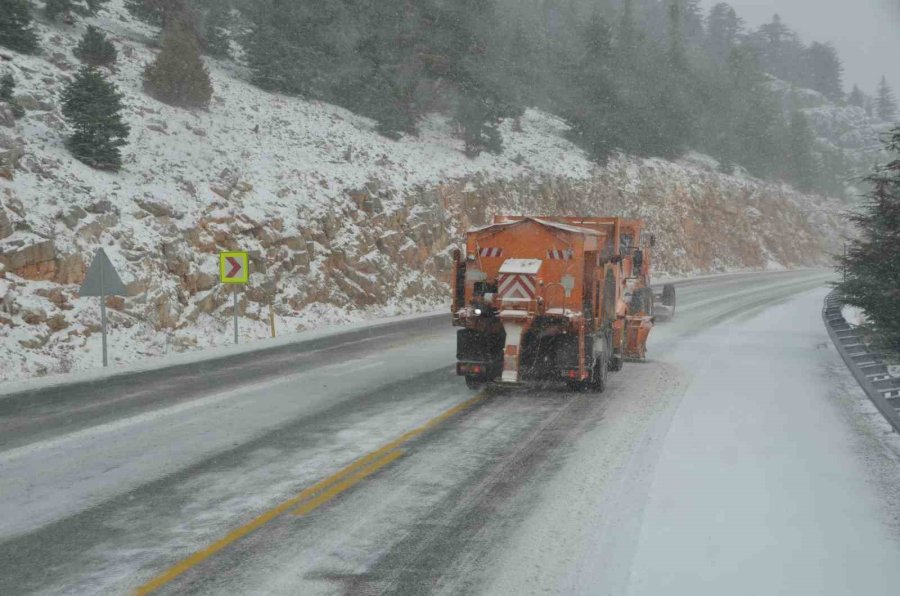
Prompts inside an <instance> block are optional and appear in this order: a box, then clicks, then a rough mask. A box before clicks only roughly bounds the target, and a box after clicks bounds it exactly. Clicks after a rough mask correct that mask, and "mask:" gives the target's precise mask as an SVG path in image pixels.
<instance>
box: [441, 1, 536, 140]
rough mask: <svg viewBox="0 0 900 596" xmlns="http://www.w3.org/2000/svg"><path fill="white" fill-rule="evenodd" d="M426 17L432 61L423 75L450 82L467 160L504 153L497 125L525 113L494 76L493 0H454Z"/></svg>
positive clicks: (442, 4)
mask: <svg viewBox="0 0 900 596" xmlns="http://www.w3.org/2000/svg"><path fill="white" fill-rule="evenodd" d="M425 18H426V19H427V20H428V21H429V22H431V23H433V26H432V27H431V29H430V30H429V31H428V37H427V48H426V49H425V51H426V52H427V53H428V55H429V59H428V60H426V61H425V65H424V66H425V71H424V72H426V73H427V74H428V75H430V76H431V77H432V78H433V79H435V80H438V79H442V78H443V79H446V80H447V81H448V82H450V83H451V84H452V85H453V86H454V91H455V95H456V101H455V103H456V105H455V107H454V110H453V113H454V119H455V120H456V122H457V124H459V125H460V126H461V128H462V131H463V134H462V136H463V141H464V144H465V153H466V155H467V156H470V157H474V156H476V155H478V154H479V153H480V152H481V151H482V150H487V151H490V152H494V153H499V152H500V151H502V139H501V136H500V133H499V130H498V126H499V124H500V121H501V119H502V118H503V117H514V116H516V115H517V114H520V113H521V110H520V109H517V107H516V106H513V105H512V104H511V102H510V101H508V98H507V97H506V96H505V95H504V94H503V93H502V90H501V89H499V88H498V86H497V85H496V84H495V83H494V81H493V80H492V77H490V72H489V68H488V65H489V54H488V47H489V46H488V43H487V41H488V38H489V33H490V28H491V26H492V23H494V22H496V14H495V13H494V12H493V2H492V1H491V0H455V1H454V2H448V3H434V4H433V5H431V6H429V7H428V11H427V13H426V15H425Z"/></svg>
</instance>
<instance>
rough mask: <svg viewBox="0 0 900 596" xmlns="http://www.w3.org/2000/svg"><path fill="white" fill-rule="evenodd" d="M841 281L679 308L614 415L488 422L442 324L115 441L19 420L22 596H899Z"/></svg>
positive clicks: (767, 285) (618, 388)
mask: <svg viewBox="0 0 900 596" xmlns="http://www.w3.org/2000/svg"><path fill="white" fill-rule="evenodd" d="M827 278H828V276H827V274H822V273H816V272H797V273H776V274H750V275H735V276H723V277H718V278H709V279H698V280H688V281H685V282H682V283H680V284H679V310H678V314H677V317H676V319H675V320H674V321H673V322H671V323H667V324H665V325H660V326H658V327H657V328H656V329H655V330H654V335H653V336H652V338H651V344H650V350H651V352H650V360H649V361H648V362H646V363H642V364H629V365H626V368H625V370H623V371H622V372H620V373H618V374H616V375H613V376H612V381H611V383H610V388H609V390H608V391H607V393H605V394H603V396H602V397H597V396H593V395H590V394H578V395H572V394H569V393H566V392H563V391H556V390H552V389H542V390H533V391H528V392H519V393H512V394H511V393H502V394H495V393H486V394H481V395H479V396H477V397H476V399H471V398H472V394H471V393H469V392H468V391H467V390H466V389H465V387H464V384H463V383H462V382H461V381H460V380H459V379H457V378H456V377H455V376H454V375H453V372H452V363H453V350H454V341H453V339H454V338H453V330H452V328H451V327H450V326H449V322H446V325H436V326H434V327H433V328H431V327H428V326H427V325H420V326H418V327H417V332H416V334H414V335H412V336H410V337H407V338H397V337H392V338H391V339H390V341H386V342H384V343H383V344H380V343H378V342H372V343H371V344H369V345H360V346H358V347H357V348H355V349H354V351H353V358H352V360H351V361H349V362H331V363H330V364H326V363H325V362H323V361H321V360H316V358H317V356H315V355H313V354H310V355H300V356H297V357H296V358H297V360H296V362H297V366H296V369H295V370H293V371H292V372H290V373H289V374H283V375H280V376H277V377H274V378H267V379H266V380H265V381H264V382H261V383H258V384H255V385H246V386H239V387H233V388H230V389H228V390H217V391H215V392H212V393H209V392H206V393H204V392H198V393H197V394H196V395H181V396H178V397H177V399H176V398H174V397H173V398H167V399H164V400H160V401H157V402H153V403H144V402H142V405H141V406H140V408H137V409H136V407H131V408H125V407H121V408H120V407H119V406H116V408H114V409H112V410H109V411H108V412H107V413H106V415H105V416H103V417H102V418H101V419H100V420H98V423H97V424H94V425H90V424H87V423H85V422H84V421H83V420H80V422H79V423H78V424H77V425H76V426H74V427H73V426H71V425H66V424H65V423H64V421H61V420H60V419H59V417H58V416H56V417H51V418H50V419H48V420H49V421H48V422H47V423H46V428H43V427H41V425H40V424H37V423H34V424H31V425H29V424H27V420H26V421H22V420H19V421H18V422H17V424H18V425H19V426H17V428H19V431H17V432H18V434H17V435H16V437H15V441H13V442H12V443H11V444H10V445H7V446H0V593H4V594H6V593H9V594H18V593H38V592H39V593H50V594H54V593H59V594H63V593H123V592H128V591H133V590H135V589H138V588H139V587H141V586H145V587H147V588H148V589H150V588H152V589H154V590H155V589H158V590H159V592H160V593H208V594H220V593H235V594H264V593H281V594H301V593H302V594H318V593H323V594H328V593H353V594H357V593H358V594H368V593H397V594H410V593H431V592H443V593H454V594H455V593H498V594H512V593H515V594H524V593H589V594H627V593H635V594H657V593H684V592H689V593H708V594H721V593H747V594H751V593H753V594H758V593H779V592H783V593H788V592H790V593H793V594H805V593H809V594H820V593H835V594H838V593H847V592H848V591H850V592H852V591H857V589H860V590H861V589H864V590H865V592H866V593H870V594H882V593H884V594H888V593H895V592H896V590H895V589H894V590H891V589H890V586H893V587H896V586H900V582H898V580H900V572H898V571H896V570H897V569H900V565H898V563H900V546H898V541H897V536H898V532H897V528H896V527H894V526H892V525H890V521H891V519H892V518H891V515H890V511H889V508H890V507H891V504H894V505H896V504H897V502H898V500H900V497H898V495H900V492H895V489H896V487H897V486H900V464H898V460H900V457H898V456H897V453H896V452H895V451H893V450H892V447H891V445H892V443H890V442H889V441H886V438H885V437H883V436H881V435H880V434H879V433H878V432H877V430H872V429H873V428H875V427H873V426H872V424H874V423H872V422H870V421H868V420H863V419H860V416H863V414H861V413H860V412H858V411H856V410H854V409H853V404H852V403H850V402H848V399H851V398H848V397H847V395H848V393H852V390H853V386H852V385H849V384H846V383H845V381H846V379H845V378H844V377H840V375H841V374H842V370H841V369H840V368H839V367H837V366H836V365H835V359H836V358H837V355H836V353H835V352H834V350H833V349H832V348H830V346H829V344H827V335H825V331H824V329H823V328H822V325H821V320H820V319H819V309H820V308H821V299H822V296H823V295H824V290H823V289H819V290H816V289H815V288H821V287H822V286H823V283H824V281H825V280H826V279H827ZM318 357H321V356H318ZM263 364H265V363H263ZM273 370H274V369H273ZM844 376H846V375H844ZM839 381H840V382H839ZM848 388H849V389H848ZM467 400H468V401H467ZM459 404H463V405H461V406H460V405H459ZM451 408H452V409H453V410H452V415H448V416H445V417H441V418H440V419H438V420H435V417H436V416H439V415H440V414H441V412H445V411H447V410H449V409H451ZM116 412H118V414H116ZM429 421H434V422H432V423H429ZM23 429H24V430H23ZM413 429H416V430H413ZM410 431H413V432H410ZM29 437H31V439H29ZM366 454H373V456H372V459H370V460H368V461H367V463H366V464H365V465H366V466H367V467H365V468H363V467H361V466H360V467H358V468H356V469H353V470H351V471H349V472H346V474H344V475H343V476H341V472H340V470H341V469H342V468H344V467H345V466H348V464H351V462H353V461H354V460H357V459H358V458H360V457H362V456H365V455H366ZM876 464H877V469H878V470H879V475H878V479H877V481H876V480H873V477H872V474H873V470H874V469H875V468H876ZM351 465H352V464H351ZM329 477H331V478H334V481H333V483H332V485H330V486H331V488H328V489H327V490H325V491H324V492H325V493H328V491H329V490H330V491H331V492H332V493H333V494H332V495H331V496H329V497H328V498H327V499H324V500H323V499H320V501H321V502H320V503H317V504H315V506H311V505H310V504H309V503H310V500H303V499H299V498H298V497H297V495H298V493H300V494H301V495H302V494H303V493H301V491H303V490H304V489H308V488H309V487H310V486H312V485H314V484H315V483H317V482H319V481H321V480H322V479H324V478H329ZM338 489H340V490H338ZM892 495H893V496H892ZM892 498H894V499H895V500H893V501H892V500H891V499H892ZM312 500H315V499H312ZM895 511H896V510H895ZM191 557H192V558H191Z"/></svg>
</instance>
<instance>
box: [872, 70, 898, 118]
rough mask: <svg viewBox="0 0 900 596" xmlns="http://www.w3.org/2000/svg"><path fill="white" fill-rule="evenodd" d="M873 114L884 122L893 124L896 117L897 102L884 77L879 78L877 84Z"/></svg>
mask: <svg viewBox="0 0 900 596" xmlns="http://www.w3.org/2000/svg"><path fill="white" fill-rule="evenodd" d="M875 113H876V114H877V115H878V117H879V118H880V119H882V120H884V121H885V122H893V121H894V118H896V117H897V100H896V99H894V92H893V91H891V88H890V86H889V85H888V82H887V78H886V77H881V82H880V83H879V84H878V97H876V98H875Z"/></svg>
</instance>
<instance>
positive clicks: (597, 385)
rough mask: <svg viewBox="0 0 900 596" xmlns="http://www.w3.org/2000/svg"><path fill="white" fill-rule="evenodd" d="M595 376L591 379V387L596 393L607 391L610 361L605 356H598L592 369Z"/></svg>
mask: <svg viewBox="0 0 900 596" xmlns="http://www.w3.org/2000/svg"><path fill="white" fill-rule="evenodd" d="M592 373H593V378H592V379H591V381H590V385H591V387H590V389H591V391H593V392H595V393H603V392H604V391H606V383H607V380H608V379H609V362H608V361H607V358H606V357H605V356H601V357H600V358H597V361H596V362H595V363H594V369H593V371H592Z"/></svg>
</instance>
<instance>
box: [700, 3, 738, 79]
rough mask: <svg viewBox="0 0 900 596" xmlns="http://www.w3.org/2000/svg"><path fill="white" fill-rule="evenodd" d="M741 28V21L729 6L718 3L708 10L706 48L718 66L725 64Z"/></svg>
mask: <svg viewBox="0 0 900 596" xmlns="http://www.w3.org/2000/svg"><path fill="white" fill-rule="evenodd" d="M743 27H744V22H743V20H742V19H741V18H740V17H738V15H737V13H736V12H735V10H734V8H733V7H731V6H730V5H729V4H726V3H724V2H720V3H719V4H716V5H715V6H713V7H712V8H711V9H710V11H709V17H707V20H706V30H707V47H708V48H709V51H710V53H711V55H712V58H713V60H715V61H716V62H718V63H720V64H724V63H725V62H727V60H728V56H729V54H730V53H731V49H732V48H733V47H734V46H735V44H736V43H737V40H738V36H739V35H740V34H741V30H742V29H743Z"/></svg>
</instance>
